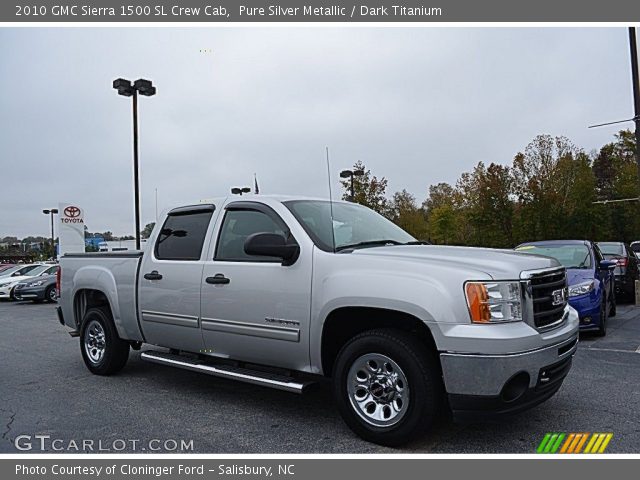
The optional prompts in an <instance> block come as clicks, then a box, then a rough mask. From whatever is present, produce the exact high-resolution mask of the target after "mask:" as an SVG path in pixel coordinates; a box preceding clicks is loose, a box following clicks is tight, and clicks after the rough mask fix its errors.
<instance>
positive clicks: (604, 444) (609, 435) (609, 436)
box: [598, 433, 613, 453]
mask: <svg viewBox="0 0 640 480" xmlns="http://www.w3.org/2000/svg"><path fill="white" fill-rule="evenodd" d="M612 438H613V433H607V435H606V437H605V439H604V441H603V442H602V445H600V450H598V453H604V451H605V450H606V449H607V447H608V446H609V442H610V441H611V439H612Z"/></svg>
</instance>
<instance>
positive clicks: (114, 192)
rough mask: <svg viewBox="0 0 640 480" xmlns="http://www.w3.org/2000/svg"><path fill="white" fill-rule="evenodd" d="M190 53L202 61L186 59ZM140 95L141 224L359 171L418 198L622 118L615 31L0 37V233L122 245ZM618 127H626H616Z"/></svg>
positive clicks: (619, 37) (626, 107)
mask: <svg viewBox="0 0 640 480" xmlns="http://www.w3.org/2000/svg"><path fill="white" fill-rule="evenodd" d="M201 50H206V51H204V52H201ZM121 76H122V77H125V78H130V79H136V78H140V77H144V78H149V79H152V80H153V82H154V83H155V84H156V85H157V88H158V94H157V96H155V97H152V98H141V99H140V122H141V126H140V135H141V136H140V139H141V144H140V152H141V153H140V155H141V189H142V190H141V191H142V194H141V195H142V224H143V225H144V224H145V223H146V222H149V221H153V220H154V217H155V213H154V211H155V202H154V189H155V188H157V189H158V192H159V208H160V209H163V208H167V207H170V206H174V205H177V204H181V203H188V202H193V201H198V200H199V199H202V198H207V197H212V196H217V195H224V194H226V193H227V192H228V190H229V187H230V186H240V185H252V181H253V173H254V172H256V173H257V174H258V181H259V184H260V188H261V191H262V192H263V193H286V194H311V195H316V196H326V195H327V183H326V165H325V163H324V162H325V160H324V147H325V146H326V145H328V146H329V147H330V152H331V163H332V169H333V171H334V174H335V175H334V182H335V183H334V184H335V185H336V187H335V190H334V191H336V190H337V180H338V178H337V172H338V171H339V170H340V169H341V168H344V167H348V166H350V165H352V164H353V162H354V161H356V160H358V159H362V160H363V161H364V162H365V164H366V165H367V166H368V167H369V168H371V170H372V171H373V173H374V174H376V175H378V176H386V177H387V178H388V179H389V191H388V193H389V195H391V194H392V193H393V192H394V191H396V190H400V189H402V188H407V190H409V191H410V192H411V193H413V194H414V195H416V197H417V198H418V200H419V201H420V202H421V201H422V200H423V199H424V198H425V196H426V192H427V188H428V186H429V185H430V184H434V183H437V182H441V181H447V182H455V180H456V179H457V178H458V176H459V175H460V173H461V172H462V171H465V170H469V169H470V168H472V167H473V165H475V164H476V163H477V162H478V161H484V162H487V163H488V162H492V161H493V162H497V163H503V164H509V163H510V162H511V160H512V158H513V156H514V154H516V153H517V152H518V151H520V150H522V149H524V147H525V146H526V144H527V143H528V142H529V141H531V139H532V138H533V137H534V136H535V135H537V134H540V133H549V134H552V135H566V136H567V137H569V138H570V139H572V140H573V141H574V143H575V144H576V145H578V146H581V147H583V148H585V149H586V150H587V151H590V150H591V149H594V148H598V147H599V146H601V145H602V144H604V143H606V142H608V141H610V140H611V139H612V135H613V134H614V133H615V132H616V131H617V129H616V128H615V127H610V128H601V129H592V130H588V129H587V128H586V127H587V125H589V124H592V123H596V122H604V121H609V120H618V119H623V118H629V117H631V116H632V115H633V114H632V101H631V80H630V67H629V52H628V40H627V30H626V28H589V29H586V28H200V29H196V28H193V29H191V28H189V29H185V28H46V29H45V28H1V29H0V118H1V127H0V147H1V150H0V162H1V164H0V165H1V169H0V205H1V206H0V213H1V215H0V237H2V236H6V235H17V236H19V237H22V236H25V235H47V234H48V233H47V232H48V218H47V217H45V216H44V215H43V214H42V213H41V210H42V208H47V207H50V206H57V203H58V201H70V202H75V203H77V204H78V205H80V206H82V207H84V209H85V210H86V213H85V216H86V223H87V225H88V226H89V228H90V229H91V230H92V231H104V230H107V229H109V230H112V231H113V232H114V233H115V234H119V235H124V234H132V233H133V193H132V143H131V101H130V100H129V99H126V98H124V97H119V96H118V95H117V94H116V92H115V91H114V90H113V89H112V88H111V82H112V81H113V79H115V78H117V77H121ZM625 126H627V125H625Z"/></svg>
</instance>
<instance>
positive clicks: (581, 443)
mask: <svg viewBox="0 0 640 480" xmlns="http://www.w3.org/2000/svg"><path fill="white" fill-rule="evenodd" d="M581 435H582V437H581V438H580V441H579V442H578V444H577V445H576V448H575V450H574V451H573V452H570V453H580V452H581V451H582V447H583V446H584V444H585V442H586V441H587V438H589V434H588V433H581Z"/></svg>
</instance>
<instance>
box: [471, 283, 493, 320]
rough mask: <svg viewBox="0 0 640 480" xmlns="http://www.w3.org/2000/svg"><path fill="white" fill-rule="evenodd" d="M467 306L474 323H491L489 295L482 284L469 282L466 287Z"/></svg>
mask: <svg viewBox="0 0 640 480" xmlns="http://www.w3.org/2000/svg"><path fill="white" fill-rule="evenodd" d="M465 293H466V294H467V304H468V305H469V312H470V313H471V321H472V322H474V323H489V322H490V321H491V310H490V309H489V293H488V292H487V287H485V286H484V284H482V283H474V282H468V283H467V284H466V285H465Z"/></svg>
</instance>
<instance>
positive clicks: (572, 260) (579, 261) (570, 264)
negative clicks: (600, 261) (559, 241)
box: [516, 244, 591, 268]
mask: <svg viewBox="0 0 640 480" xmlns="http://www.w3.org/2000/svg"><path fill="white" fill-rule="evenodd" d="M516 251H517V252H519V253H531V254H535V255H544V256H545V257H552V258H555V259H556V260H558V261H559V262H560V263H561V264H562V265H563V266H564V267H566V268H591V253H590V252H589V249H588V248H587V247H586V245H580V244H577V245H573V244H571V245H569V244H567V245H521V246H519V247H517V248H516Z"/></svg>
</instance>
